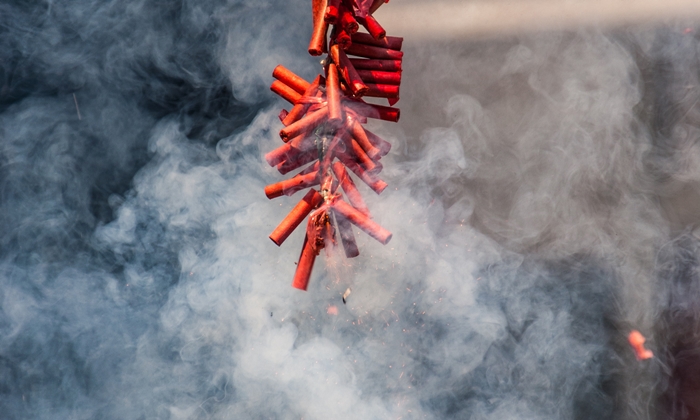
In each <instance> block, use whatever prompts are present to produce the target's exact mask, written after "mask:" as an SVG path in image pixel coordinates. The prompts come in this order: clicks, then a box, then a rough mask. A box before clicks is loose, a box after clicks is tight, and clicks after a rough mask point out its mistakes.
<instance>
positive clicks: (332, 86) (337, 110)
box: [326, 63, 343, 127]
mask: <svg viewBox="0 0 700 420" xmlns="http://www.w3.org/2000/svg"><path fill="white" fill-rule="evenodd" d="M326 97H327V99H328V123H329V124H331V125H332V126H334V127H338V126H340V125H341V124H342V122H343V109H342V107H341V106H340V85H339V84H338V69H337V68H336V66H335V64H334V63H331V64H330V65H329V66H328V77H327V80H326Z"/></svg>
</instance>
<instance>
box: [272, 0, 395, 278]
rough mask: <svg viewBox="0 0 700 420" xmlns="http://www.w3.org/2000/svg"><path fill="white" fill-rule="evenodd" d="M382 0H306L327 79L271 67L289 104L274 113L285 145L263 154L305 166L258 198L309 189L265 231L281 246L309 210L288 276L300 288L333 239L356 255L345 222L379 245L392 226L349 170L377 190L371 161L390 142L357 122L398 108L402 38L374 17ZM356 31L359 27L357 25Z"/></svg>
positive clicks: (380, 185) (286, 167) (312, 46)
mask: <svg viewBox="0 0 700 420" xmlns="http://www.w3.org/2000/svg"><path fill="white" fill-rule="evenodd" d="M388 2H389V0H312V2H311V3H312V7H311V11H312V20H313V32H312V35H311V41H310V42H309V54H311V55H313V56H319V55H322V54H324V53H327V54H328V56H327V57H326V59H325V60H324V61H323V63H324V71H325V76H321V75H319V76H318V77H316V79H314V80H313V81H312V82H308V81H306V80H304V79H303V78H301V77H299V76H297V75H296V74H294V73H293V72H291V71H290V70H288V69H286V68H285V67H283V66H282V65H279V66H277V67H276V68H275V70H274V71H273V73H272V76H273V77H274V78H275V79H277V80H275V81H274V82H273V83H272V86H270V89H271V90H272V91H273V92H275V93H276V94H278V95H280V96H281V97H282V98H284V99H285V100H287V101H288V102H290V103H291V104H293V107H292V109H291V110H290V111H286V110H282V112H280V120H281V121H282V124H283V125H284V128H283V129H282V130H280V138H281V139H282V141H283V142H284V144H283V145H282V146H280V147H278V148H277V149H275V150H273V151H271V152H269V153H268V154H266V155H265V160H266V161H267V163H268V164H270V165H271V166H275V167H276V168H277V169H278V170H279V172H280V173H282V174H286V173H289V172H291V171H294V170H297V169H300V168H302V167H304V166H305V168H303V169H302V170H301V171H300V172H299V173H298V174H296V175H294V176H293V177H291V178H289V179H286V180H284V181H280V182H277V183H275V184H272V185H268V186H267V187H265V195H267V197H268V198H270V199H273V198H276V197H280V196H282V195H292V194H294V193H296V192H298V191H301V190H304V189H306V188H311V189H310V190H309V192H308V193H307V194H306V195H305V196H304V198H303V199H302V200H301V201H300V202H299V203H298V204H297V205H296V206H295V207H294V208H293V209H292V211H291V212H290V213H289V214H288V215H287V217H285V218H284V220H282V222H281V223H280V224H279V226H277V228H275V230H274V231H273V232H272V234H271V235H270V239H272V241H273V242H274V243H275V244H277V245H278V246H279V245H282V242H284V241H285V239H287V237H289V235H290V234H291V233H292V232H293V231H294V229H296V228H297V227H298V226H299V225H300V224H301V223H302V221H303V220H304V219H306V218H307V217H308V221H307V226H306V237H305V239H304V244H303V246H302V250H301V255H300V257H299V263H298V264H297V269H296V273H295V274H294V281H293V283H292V286H294V287H296V288H298V289H302V290H306V288H307V286H308V283H309V278H310V277H311V270H312V269H313V265H314V261H315V260H316V256H317V255H318V254H319V252H320V251H321V249H323V248H325V247H326V245H327V244H331V243H332V244H334V243H335V241H336V238H337V236H340V240H341V243H342V244H343V249H344V250H345V256H346V257H347V258H353V257H356V256H358V255H359V254H360V252H359V250H358V249H357V243H356V242H355V236H354V234H353V231H352V227H351V224H354V225H355V226H357V227H358V228H359V229H361V230H362V231H364V232H365V233H367V234H368V235H370V236H371V237H372V238H374V239H376V240H377V241H379V242H381V243H382V244H386V243H388V242H389V240H390V239H391V232H389V231H387V230H386V229H384V228H383V227H381V226H380V225H379V224H377V223H376V222H374V221H373V220H372V216H371V215H370V213H369V209H368V208H367V206H366V205H365V202H364V200H363V199H362V196H361V195H360V193H359V191H358V190H357V187H356V186H355V182H354V181H353V180H352V178H351V176H350V174H349V172H352V173H353V174H355V176H357V178H358V179H359V180H361V181H362V182H364V183H365V184H367V185H368V186H369V187H370V188H371V189H372V190H373V191H375V192H376V193H377V194H380V193H381V192H382V191H383V190H384V189H385V188H386V187H387V184H386V183H385V182H384V181H382V180H381V179H379V177H378V174H379V172H381V170H382V165H381V163H380V162H379V160H380V159H381V157H382V156H384V155H386V154H387V153H388V152H389V149H390V148H391V145H390V144H389V143H388V142H387V141H385V140H383V139H381V138H380V137H378V136H377V135H375V134H373V133H371V132H369V131H367V130H365V128H364V127H363V126H362V124H363V123H366V122H367V118H375V119H380V120H385V121H393V122H397V121H398V120H399V115H400V112H399V109H398V108H394V107H393V105H394V104H395V103H396V102H398V101H399V85H400V84H401V60H402V58H403V53H402V52H401V45H402V43H403V38H400V37H393V36H387V35H386V31H385V30H384V28H382V26H381V25H380V24H379V22H377V20H376V19H375V18H374V17H373V16H372V14H373V13H374V12H375V11H376V10H377V9H378V8H379V6H381V5H382V4H383V3H388ZM360 28H364V29H365V30H366V31H367V32H366V33H363V32H359V30H360ZM329 29H330V37H329V35H328V33H329ZM363 96H366V97H375V98H386V99H387V100H388V102H389V106H381V105H376V104H370V103H367V102H365V101H364V100H362V97H363ZM348 169H349V171H348ZM313 187H317V188H318V189H314V188H313ZM341 191H342V193H341ZM336 232H337V233H338V235H336Z"/></svg>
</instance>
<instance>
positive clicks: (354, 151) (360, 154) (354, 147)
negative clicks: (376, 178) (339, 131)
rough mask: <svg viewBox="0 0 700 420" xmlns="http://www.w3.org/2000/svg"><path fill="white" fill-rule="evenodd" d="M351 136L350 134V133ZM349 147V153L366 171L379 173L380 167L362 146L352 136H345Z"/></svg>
mask: <svg viewBox="0 0 700 420" xmlns="http://www.w3.org/2000/svg"><path fill="white" fill-rule="evenodd" d="M348 134H349V133H348ZM343 140H345V144H346V147H347V152H349V153H350V155H351V156H352V157H353V158H355V161H356V162H357V163H359V164H360V165H362V167H363V168H364V169H365V171H367V172H369V173H379V167H378V166H377V165H376V164H375V163H374V161H373V160H372V159H370V157H369V156H367V153H365V151H364V150H363V149H362V147H360V145H359V144H358V143H357V141H355V139H353V138H352V136H345V137H344V138H343ZM347 152H346V153H347Z"/></svg>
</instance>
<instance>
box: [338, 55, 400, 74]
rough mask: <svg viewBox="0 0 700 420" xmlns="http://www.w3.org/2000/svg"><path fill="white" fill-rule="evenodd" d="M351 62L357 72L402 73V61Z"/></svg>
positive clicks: (358, 60) (351, 60)
mask: <svg viewBox="0 0 700 420" xmlns="http://www.w3.org/2000/svg"><path fill="white" fill-rule="evenodd" d="M350 62H351V63H352V65H353V66H355V69H357V70H378V71H401V60H367V59H364V58H351V59H350Z"/></svg>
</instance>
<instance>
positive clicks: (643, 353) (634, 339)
mask: <svg viewBox="0 0 700 420" xmlns="http://www.w3.org/2000/svg"><path fill="white" fill-rule="evenodd" d="M627 340H628V341H629V342H630V345H631V346H632V348H633V349H634V354H635V356H637V360H645V359H651V358H652V357H654V353H653V352H652V351H651V350H647V349H645V348H644V342H645V341H646V338H644V336H643V335H642V333H640V332H639V331H637V330H632V332H630V335H629V336H628V337H627Z"/></svg>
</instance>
